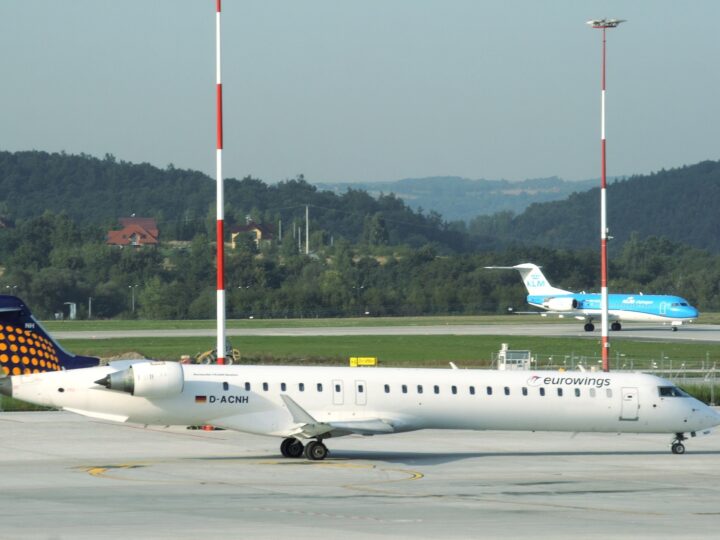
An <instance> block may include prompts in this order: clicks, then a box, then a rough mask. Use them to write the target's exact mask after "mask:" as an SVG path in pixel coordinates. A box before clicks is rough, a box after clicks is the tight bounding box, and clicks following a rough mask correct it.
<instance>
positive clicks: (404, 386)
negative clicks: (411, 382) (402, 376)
mask: <svg viewBox="0 0 720 540" xmlns="http://www.w3.org/2000/svg"><path fill="white" fill-rule="evenodd" d="M402 393H403V394H407V384H403V385H402Z"/></svg>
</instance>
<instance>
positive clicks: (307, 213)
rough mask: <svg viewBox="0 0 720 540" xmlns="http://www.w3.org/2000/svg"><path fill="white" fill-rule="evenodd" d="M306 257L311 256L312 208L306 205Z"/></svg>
mask: <svg viewBox="0 0 720 540" xmlns="http://www.w3.org/2000/svg"><path fill="white" fill-rule="evenodd" d="M305 255H310V207H309V206H308V205H307V204H306V205H305Z"/></svg>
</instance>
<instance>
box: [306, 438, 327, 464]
mask: <svg viewBox="0 0 720 540" xmlns="http://www.w3.org/2000/svg"><path fill="white" fill-rule="evenodd" d="M327 455H328V449H327V446H325V445H324V444H323V443H321V442H320V441H310V442H309V443H307V444H306V445H305V458H306V459H309V460H311V461H322V460H323V459H325V458H326V457H327Z"/></svg>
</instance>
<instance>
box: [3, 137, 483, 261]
mask: <svg viewBox="0 0 720 540" xmlns="http://www.w3.org/2000/svg"><path fill="white" fill-rule="evenodd" d="M0 194H1V195H0V216H2V218H3V219H5V220H6V221H9V222H12V221H22V220H26V219H29V218H32V217H35V216H38V215H41V214H43V213H44V212H45V211H48V210H49V211H51V212H54V213H61V212H62V213H65V214H67V215H68V216H69V217H71V218H72V219H74V220H75V221H77V222H79V223H81V224H83V225H97V226H98V227H105V228H110V227H112V226H114V225H115V224H116V223H117V219H118V218H119V217H123V216H130V215H132V214H135V215H138V216H147V217H154V218H156V220H157V222H158V225H159V226H160V232H161V238H164V239H180V240H189V239H192V238H193V236H194V235H195V234H197V233H204V232H206V231H207V230H210V231H212V230H213V229H214V220H215V217H214V216H215V182H214V180H212V179H211V178H209V177H208V176H206V175H204V174H202V173H200V172H197V171H190V170H181V169H176V168H173V167H172V166H169V167H168V168H166V169H159V168H157V167H154V166H152V165H150V164H147V163H142V164H133V163H128V162H125V161H118V160H116V159H115V158H114V157H113V156H110V155H108V156H106V157H105V159H97V158H94V157H91V156H87V155H68V154H65V153H59V154H58V153H52V154H50V153H47V152H39V151H27V152H3V151H0ZM225 199H226V221H227V223H228V226H230V225H232V224H233V223H243V224H244V223H245V219H246V216H248V215H249V216H251V217H252V218H253V219H255V220H256V221H259V222H263V223H268V224H272V225H273V226H277V225H278V223H279V221H280V220H282V223H283V228H284V230H285V231H286V234H287V233H288V232H289V231H291V230H292V227H293V226H298V225H300V224H301V223H302V222H303V220H304V215H305V205H309V206H310V222H311V233H314V234H315V235H319V236H323V237H324V241H328V240H329V238H330V237H332V238H334V239H335V240H339V239H341V238H344V239H346V240H348V241H350V242H352V243H357V242H365V243H368V244H377V245H382V244H390V245H394V244H407V245H410V246H415V247H417V246H421V245H424V244H426V243H431V242H434V243H436V244H437V245H438V246H439V247H440V249H441V250H449V251H456V252H457V251H465V250H468V249H471V248H472V247H473V246H472V242H470V240H469V237H468V235H466V234H464V233H461V232H456V231H453V230H450V228H449V227H448V226H447V225H446V224H445V223H444V222H443V220H442V218H441V216H440V215H439V214H436V213H432V212H431V213H429V214H423V213H421V212H418V211H414V210H412V209H410V208H409V207H408V206H407V205H406V204H405V203H404V202H403V201H402V200H400V199H399V198H397V197H395V196H394V195H386V196H382V197H379V198H373V197H372V196H370V195H369V194H368V193H366V192H364V191H359V190H349V191H347V192H346V193H344V194H342V195H337V194H334V193H331V192H329V191H319V190H318V189H317V188H316V187H315V186H313V185H311V184H309V183H308V182H306V181H305V180H304V179H303V178H302V177H300V178H298V179H295V180H288V181H285V182H280V183H279V184H276V185H268V184H265V183H264V182H262V181H260V180H257V179H252V178H245V179H243V180H234V179H229V180H228V181H226V182H225Z"/></svg>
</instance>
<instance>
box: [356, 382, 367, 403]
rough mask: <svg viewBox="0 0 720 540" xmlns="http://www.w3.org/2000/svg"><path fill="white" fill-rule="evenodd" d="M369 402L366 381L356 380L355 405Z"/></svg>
mask: <svg viewBox="0 0 720 540" xmlns="http://www.w3.org/2000/svg"><path fill="white" fill-rule="evenodd" d="M366 404H367V384H365V381H355V405H366Z"/></svg>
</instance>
